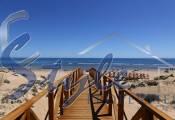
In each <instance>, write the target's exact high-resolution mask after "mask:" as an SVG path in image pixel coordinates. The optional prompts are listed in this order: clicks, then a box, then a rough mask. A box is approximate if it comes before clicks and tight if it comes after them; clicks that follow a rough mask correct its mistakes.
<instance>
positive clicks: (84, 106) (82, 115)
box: [59, 89, 92, 120]
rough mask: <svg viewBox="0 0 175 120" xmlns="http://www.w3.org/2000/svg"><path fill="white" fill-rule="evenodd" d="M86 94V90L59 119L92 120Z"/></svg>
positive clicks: (87, 92) (87, 91)
mask: <svg viewBox="0 0 175 120" xmlns="http://www.w3.org/2000/svg"><path fill="white" fill-rule="evenodd" d="M88 94H89V90H88V89H87V90H86V91H84V92H83V94H81V95H80V96H79V97H78V99H77V100H76V101H75V102H74V103H73V104H72V105H71V106H70V107H68V108H65V109H64V114H63V115H62V116H61V117H60V118H59V119H62V120H92V111H91V106H90V103H89V101H88Z"/></svg>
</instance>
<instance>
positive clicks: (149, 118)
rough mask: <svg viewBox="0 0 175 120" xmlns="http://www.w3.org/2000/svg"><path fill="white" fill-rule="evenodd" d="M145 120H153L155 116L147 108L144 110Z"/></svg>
mask: <svg viewBox="0 0 175 120" xmlns="http://www.w3.org/2000/svg"><path fill="white" fill-rule="evenodd" d="M143 120H153V114H152V113H151V112H150V111H149V110H147V109H146V108H144V115H143Z"/></svg>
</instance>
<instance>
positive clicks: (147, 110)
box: [89, 68, 173, 120]
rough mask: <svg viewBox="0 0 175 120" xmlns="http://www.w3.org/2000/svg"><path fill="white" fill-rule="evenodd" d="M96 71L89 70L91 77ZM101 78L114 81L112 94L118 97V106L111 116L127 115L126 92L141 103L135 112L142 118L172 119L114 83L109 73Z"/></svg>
mask: <svg viewBox="0 0 175 120" xmlns="http://www.w3.org/2000/svg"><path fill="white" fill-rule="evenodd" d="M96 72H97V71H96V69H95V68H91V69H90V70H89V74H90V76H91V77H92V78H95V75H96ZM113 75H114V74H113ZM102 79H103V80H108V81H112V82H113V83H114V86H113V87H112V94H114V95H115V96H116V98H117V99H118V103H117V104H118V106H117V107H118V110H117V112H118V113H115V110H114V109H113V115H114V117H113V118H114V119H117V120H123V119H124V117H125V119H127V116H126V114H125V111H124V96H125V94H127V95H128V96H130V97H131V98H133V99H134V100H135V101H136V102H137V103H139V104H140V105H141V109H140V110H139V111H138V112H137V113H138V115H139V113H142V114H143V116H141V117H144V119H146V120H148V119H149V120H151V119H154V118H153V116H155V117H156V118H158V119H160V120H173V118H172V117H170V116H169V115H167V114H166V113H164V112H162V111H161V110H159V109H157V108H156V107H154V106H153V105H151V104H150V103H148V102H147V101H145V100H143V99H141V98H139V97H138V96H136V95H135V94H134V93H132V92H131V91H130V90H127V89H124V88H122V87H121V86H119V85H118V84H116V83H115V81H114V79H113V78H111V73H109V76H108V75H107V74H105V75H104V76H103V77H102ZM116 89H118V91H119V92H118V94H117V93H116ZM113 97H114V96H113ZM113 102H114V101H113ZM113 108H114V104H113ZM137 113H136V114H135V116H134V117H136V116H137ZM115 114H117V115H118V116H115ZM137 118H138V117H137Z"/></svg>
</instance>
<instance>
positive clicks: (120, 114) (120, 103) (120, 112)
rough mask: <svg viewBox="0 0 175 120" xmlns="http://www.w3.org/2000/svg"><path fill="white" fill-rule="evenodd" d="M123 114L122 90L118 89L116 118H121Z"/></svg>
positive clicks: (120, 119)
mask: <svg viewBox="0 0 175 120" xmlns="http://www.w3.org/2000/svg"><path fill="white" fill-rule="evenodd" d="M123 116H124V91H123V90H122V89H119V101H118V120H123Z"/></svg>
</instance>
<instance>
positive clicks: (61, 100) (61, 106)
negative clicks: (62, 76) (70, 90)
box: [60, 86, 64, 115]
mask: <svg viewBox="0 0 175 120" xmlns="http://www.w3.org/2000/svg"><path fill="white" fill-rule="evenodd" d="M63 96H64V87H63V86H62V90H61V98H60V115H63V103H64V97H63Z"/></svg>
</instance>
